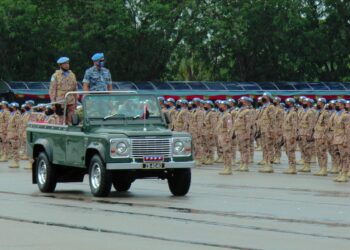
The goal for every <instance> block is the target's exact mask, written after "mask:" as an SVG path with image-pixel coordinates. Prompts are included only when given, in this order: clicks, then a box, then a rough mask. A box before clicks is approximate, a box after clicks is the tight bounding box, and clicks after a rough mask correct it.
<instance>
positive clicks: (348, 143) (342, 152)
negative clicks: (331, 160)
mask: <svg viewBox="0 0 350 250" xmlns="http://www.w3.org/2000/svg"><path fill="white" fill-rule="evenodd" d="M345 103H346V101H345V100H344V99H339V100H337V103H336V112H337V114H336V117H335V119H334V139H333V145H335V146H336V151H337V153H338V154H339V156H340V170H341V171H340V173H339V175H338V176H337V177H336V178H335V179H334V181H336V182H347V181H348V171H349V147H350V115H349V114H347V113H346V111H345Z"/></svg>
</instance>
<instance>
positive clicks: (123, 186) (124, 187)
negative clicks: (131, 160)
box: [113, 180, 132, 192]
mask: <svg viewBox="0 0 350 250" xmlns="http://www.w3.org/2000/svg"><path fill="white" fill-rule="evenodd" d="M131 183H132V182H131V181H120V180H114V181H113V187H114V188H115V190H117V191H118V192H126V191H128V190H129V189H130V187H131Z"/></svg>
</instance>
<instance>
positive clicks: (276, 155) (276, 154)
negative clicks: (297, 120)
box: [274, 133, 283, 158]
mask: <svg viewBox="0 0 350 250" xmlns="http://www.w3.org/2000/svg"><path fill="white" fill-rule="evenodd" d="M282 141H283V135H282V134H281V133H278V134H277V135H276V139H275V142H274V158H281V156H282V146H281V145H282Z"/></svg>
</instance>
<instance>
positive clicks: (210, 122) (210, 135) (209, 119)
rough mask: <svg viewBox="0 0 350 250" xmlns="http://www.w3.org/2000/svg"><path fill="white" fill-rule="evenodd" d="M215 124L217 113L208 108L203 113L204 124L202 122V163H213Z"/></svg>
mask: <svg viewBox="0 0 350 250" xmlns="http://www.w3.org/2000/svg"><path fill="white" fill-rule="evenodd" d="M216 125H217V114H216V112H215V110H213V109H211V110H208V111H207V112H206V114H205V118H204V124H203V133H202V137H203V138H202V140H203V143H204V144H203V145H204V148H203V151H204V160H205V161H204V163H205V164H209V165H210V164H213V163H214V148H215V136H216V135H215V127H216Z"/></svg>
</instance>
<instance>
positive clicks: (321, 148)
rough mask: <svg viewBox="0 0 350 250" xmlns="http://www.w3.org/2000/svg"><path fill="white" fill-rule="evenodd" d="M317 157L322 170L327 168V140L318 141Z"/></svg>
mask: <svg viewBox="0 0 350 250" xmlns="http://www.w3.org/2000/svg"><path fill="white" fill-rule="evenodd" d="M315 145H316V147H315V148H316V156H317V161H318V165H319V167H320V168H327V162H328V155H327V149H328V145H327V140H326V139H316V141H315Z"/></svg>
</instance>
